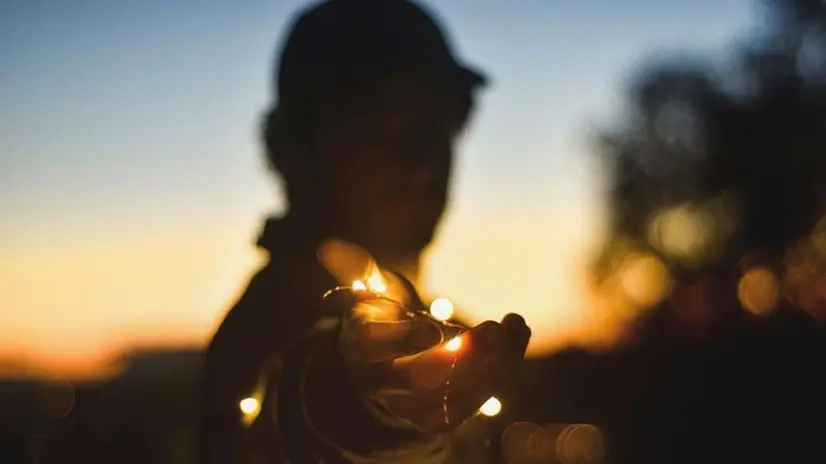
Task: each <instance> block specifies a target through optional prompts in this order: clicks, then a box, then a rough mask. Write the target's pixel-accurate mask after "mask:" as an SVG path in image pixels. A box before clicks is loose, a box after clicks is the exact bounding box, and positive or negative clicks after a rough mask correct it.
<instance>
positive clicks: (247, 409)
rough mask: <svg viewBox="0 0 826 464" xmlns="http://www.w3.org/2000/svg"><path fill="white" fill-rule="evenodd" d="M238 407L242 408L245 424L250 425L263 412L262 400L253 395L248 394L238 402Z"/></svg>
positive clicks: (242, 417) (242, 420)
mask: <svg viewBox="0 0 826 464" xmlns="http://www.w3.org/2000/svg"><path fill="white" fill-rule="evenodd" d="M238 408H239V409H240V410H241V422H242V423H243V424H244V425H245V426H250V425H251V424H252V423H253V422H255V419H257V418H258V414H259V413H260V412H261V401H259V400H258V398H255V397H253V396H248V397H246V398H244V399H242V400H241V401H239V402H238Z"/></svg>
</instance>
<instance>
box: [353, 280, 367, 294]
mask: <svg viewBox="0 0 826 464" xmlns="http://www.w3.org/2000/svg"><path fill="white" fill-rule="evenodd" d="M353 290H355V291H357V292H360V291H364V290H367V286H366V285H364V282H362V281H360V280H356V281H354V282H353Z"/></svg>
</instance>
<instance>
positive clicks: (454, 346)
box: [445, 337, 462, 352]
mask: <svg viewBox="0 0 826 464" xmlns="http://www.w3.org/2000/svg"><path fill="white" fill-rule="evenodd" d="M461 347H462V339H461V338H460V337H455V338H453V339H452V340H450V341H449V342H447V343H445V349H446V350H447V351H450V352H456V351H459V348H461Z"/></svg>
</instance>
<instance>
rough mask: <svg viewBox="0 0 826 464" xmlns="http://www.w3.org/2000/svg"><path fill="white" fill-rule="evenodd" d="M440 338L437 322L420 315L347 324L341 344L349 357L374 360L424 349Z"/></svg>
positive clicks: (358, 359)
mask: <svg viewBox="0 0 826 464" xmlns="http://www.w3.org/2000/svg"><path fill="white" fill-rule="evenodd" d="M441 339H442V335H441V332H440V331H439V328H438V326H436V325H434V324H433V323H431V322H429V321H427V320H423V319H422V320H407V321H374V322H361V323H353V324H350V325H349V326H348V327H347V330H346V332H345V333H344V335H343V339H342V348H343V350H344V352H345V355H346V356H347V357H348V359H351V360H355V361H359V362H365V363H376V362H381V361H389V360H392V359H395V358H398V357H402V356H408V355H412V354H415V353H418V352H421V351H423V350H427V349H428V348H431V347H433V346H434V345H437V344H438V343H439V342H440V341H441Z"/></svg>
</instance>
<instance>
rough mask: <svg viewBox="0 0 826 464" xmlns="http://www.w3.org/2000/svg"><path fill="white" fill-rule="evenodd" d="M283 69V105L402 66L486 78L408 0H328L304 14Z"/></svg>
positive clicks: (474, 80) (461, 80)
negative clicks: (460, 59)
mask: <svg viewBox="0 0 826 464" xmlns="http://www.w3.org/2000/svg"><path fill="white" fill-rule="evenodd" d="M277 66H278V69H277V72H276V79H277V83H276V85H275V91H276V96H277V98H278V101H279V104H281V105H284V104H286V103H288V102H294V103H297V104H298V103H306V102H308V101H311V100H312V99H313V98H324V95H330V94H331V93H332V94H335V92H342V91H343V92H346V91H348V90H351V89H352V87H353V86H358V85H369V83H370V82H371V81H372V80H373V79H376V78H381V77H382V76H386V75H389V74H392V73H397V72H415V73H423V74H427V75H429V76H432V77H435V78H437V79H444V80H445V81H446V82H453V83H455V84H457V85H460V86H465V88H466V89H471V90H472V89H475V88H478V87H482V86H484V85H485V84H486V83H487V78H486V77H485V76H484V75H483V74H482V73H481V72H480V71H478V70H474V69H473V68H471V67H470V66H468V65H464V64H460V63H459V62H458V61H457V59H456V57H455V56H454V54H453V51H452V50H451V46H450V43H449V42H448V39H447V37H446V35H445V33H444V32H443V30H442V27H441V26H440V24H439V23H438V22H437V20H436V19H435V18H434V17H433V16H432V15H431V14H429V13H428V12H426V11H425V10H424V9H423V8H422V7H421V6H419V5H417V4H415V3H413V2H411V1H409V0H326V1H323V2H321V3H316V4H314V5H313V6H311V7H309V8H307V9H305V10H304V11H302V12H300V13H299V14H298V15H297V19H296V20H295V22H294V23H293V25H292V28H291V30H290V31H289V33H288V35H287V37H286V40H285V42H284V43H283V46H282V49H281V56H280V59H279V60H278V64H277Z"/></svg>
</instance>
